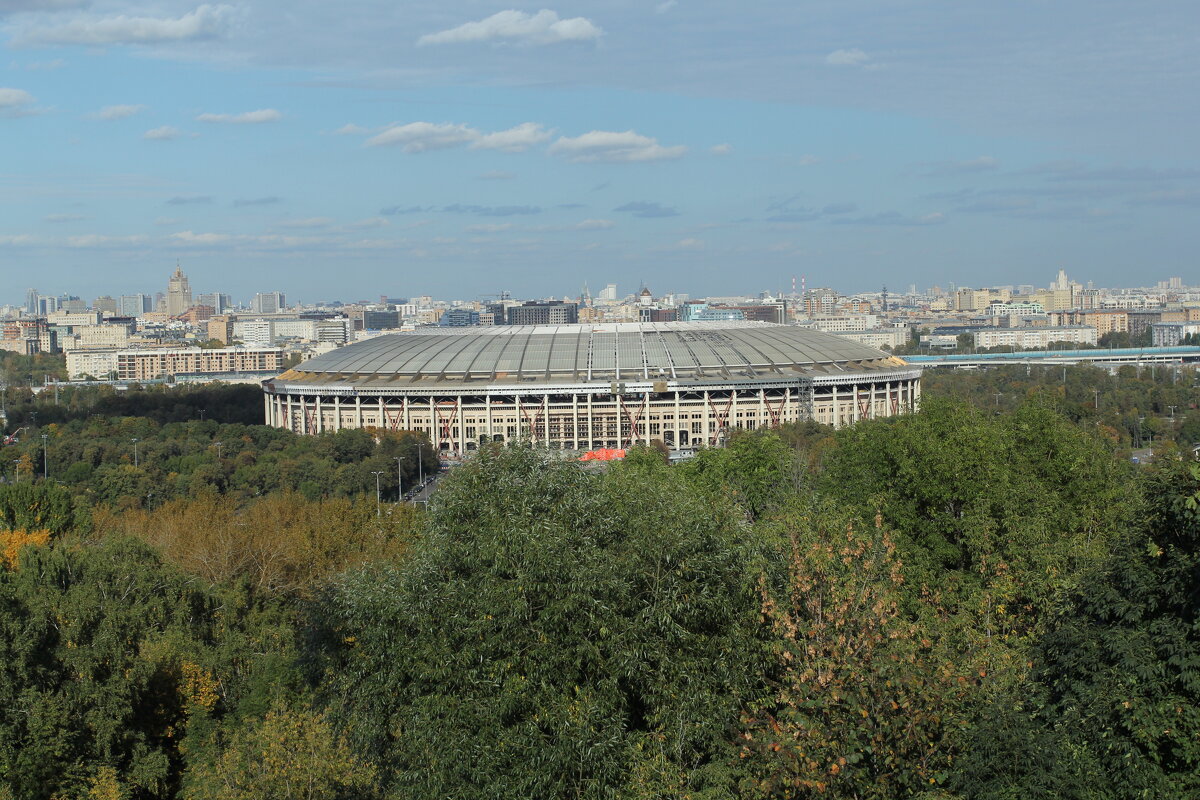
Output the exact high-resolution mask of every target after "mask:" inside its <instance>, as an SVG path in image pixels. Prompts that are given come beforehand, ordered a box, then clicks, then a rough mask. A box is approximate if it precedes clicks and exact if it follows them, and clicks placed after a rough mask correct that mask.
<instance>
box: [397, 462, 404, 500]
mask: <svg viewBox="0 0 1200 800" xmlns="http://www.w3.org/2000/svg"><path fill="white" fill-rule="evenodd" d="M403 461H404V458H403V457H402V456H396V502H397V503H399V502H400V501H401V500H403V499H404V475H403V474H402V473H401V472H400V464H401V462H403Z"/></svg>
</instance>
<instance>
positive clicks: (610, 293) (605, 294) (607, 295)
mask: <svg viewBox="0 0 1200 800" xmlns="http://www.w3.org/2000/svg"><path fill="white" fill-rule="evenodd" d="M598 299H599V300H600V301H601V302H604V303H614V302H616V300H617V285H616V284H615V283H610V284H608V285H607V286H605V287H604V288H603V289H601V290H600V297H599V298H598Z"/></svg>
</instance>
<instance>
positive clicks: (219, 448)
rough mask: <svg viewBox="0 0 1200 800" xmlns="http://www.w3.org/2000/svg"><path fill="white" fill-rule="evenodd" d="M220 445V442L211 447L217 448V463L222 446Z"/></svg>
mask: <svg viewBox="0 0 1200 800" xmlns="http://www.w3.org/2000/svg"><path fill="white" fill-rule="evenodd" d="M222 444H223V443H222V442H213V447H215V448H217V461H220V460H221V446H222Z"/></svg>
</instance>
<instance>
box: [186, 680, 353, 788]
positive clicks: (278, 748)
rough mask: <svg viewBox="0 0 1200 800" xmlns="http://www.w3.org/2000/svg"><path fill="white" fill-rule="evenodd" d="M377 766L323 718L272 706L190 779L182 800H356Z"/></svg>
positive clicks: (277, 705)
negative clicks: (354, 748)
mask: <svg viewBox="0 0 1200 800" xmlns="http://www.w3.org/2000/svg"><path fill="white" fill-rule="evenodd" d="M374 778H375V768H374V767H373V766H372V765H371V764H369V763H367V762H365V761H363V760H362V759H360V758H359V757H358V756H357V755H355V753H354V750H353V749H352V748H351V747H350V744H349V743H348V742H347V740H346V737H345V736H343V735H339V734H338V733H337V732H336V731H334V729H333V726H332V725H330V724H329V721H328V720H327V719H326V718H325V717H324V715H322V714H320V713H317V712H313V711H309V710H305V709H299V710H293V709H290V708H288V707H286V706H285V705H283V704H280V703H276V705H275V706H274V707H273V708H272V709H271V710H270V711H268V712H267V714H266V715H265V716H264V717H263V718H262V719H260V720H251V721H249V722H248V723H247V724H245V725H243V726H241V727H239V728H237V729H236V730H235V731H234V733H233V735H232V737H231V740H230V741H229V743H228V744H227V745H226V746H225V748H224V749H223V750H222V752H221V753H220V755H219V756H218V757H217V758H216V759H215V761H214V762H213V763H210V764H205V765H203V766H200V767H198V768H197V769H196V770H195V771H194V772H193V773H192V774H191V775H190V776H189V778H188V784H189V785H188V788H187V790H186V791H185V792H184V797H185V798H186V800H351V799H352V798H353V800H359V799H360V798H368V797H372V796H374V794H373V792H372V791H371V788H372V785H373V782H374Z"/></svg>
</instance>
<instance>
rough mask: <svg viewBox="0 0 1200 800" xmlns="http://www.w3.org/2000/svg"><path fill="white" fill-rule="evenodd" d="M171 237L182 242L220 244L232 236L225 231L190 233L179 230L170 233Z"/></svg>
mask: <svg viewBox="0 0 1200 800" xmlns="http://www.w3.org/2000/svg"><path fill="white" fill-rule="evenodd" d="M169 238H171V239H174V240H175V241H177V242H183V243H184V244H222V243H224V242H228V241H229V240H230V239H232V238H233V237H232V236H230V235H229V234H227V233H192V232H191V231H180V232H179V233H172V234H171V235H170V237H169Z"/></svg>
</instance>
